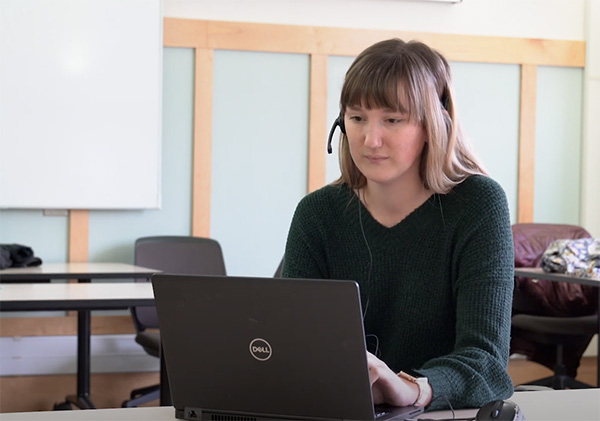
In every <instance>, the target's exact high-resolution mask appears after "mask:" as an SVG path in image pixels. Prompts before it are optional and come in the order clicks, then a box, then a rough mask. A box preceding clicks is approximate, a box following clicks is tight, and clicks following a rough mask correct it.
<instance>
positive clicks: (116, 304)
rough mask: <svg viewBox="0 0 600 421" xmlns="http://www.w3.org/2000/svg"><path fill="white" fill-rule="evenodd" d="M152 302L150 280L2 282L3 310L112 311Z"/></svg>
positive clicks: (0, 299) (0, 292) (0, 300)
mask: <svg viewBox="0 0 600 421" xmlns="http://www.w3.org/2000/svg"><path fill="white" fill-rule="evenodd" d="M153 304H154V292H153V290H152V284H151V283H150V282H111V283H107V282H94V283H50V284H30V283H27V284H21V283H18V284H0V310H1V311H53V310H60V311H66V310H110V309H117V308H124V307H131V306H143V305H153Z"/></svg>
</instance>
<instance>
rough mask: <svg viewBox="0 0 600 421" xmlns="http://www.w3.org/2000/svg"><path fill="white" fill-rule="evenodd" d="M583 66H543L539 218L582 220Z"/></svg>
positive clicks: (538, 154)
mask: <svg viewBox="0 0 600 421" xmlns="http://www.w3.org/2000/svg"><path fill="white" fill-rule="evenodd" d="M582 91H583V70H582V69H574V68H561V67H544V66H540V67H538V77H537V120H536V121H537V124H536V133H535V201H534V221H535V222H545V223H564V224H575V225H578V224H579V202H580V193H581V192H580V187H581V115H582V110H581V104H582V101H583V99H582Z"/></svg>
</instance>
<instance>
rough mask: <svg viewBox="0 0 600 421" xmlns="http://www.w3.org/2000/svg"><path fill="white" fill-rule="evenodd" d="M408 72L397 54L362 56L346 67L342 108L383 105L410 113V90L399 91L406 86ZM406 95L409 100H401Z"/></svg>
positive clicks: (341, 99) (380, 106)
mask: <svg viewBox="0 0 600 421" xmlns="http://www.w3.org/2000/svg"><path fill="white" fill-rule="evenodd" d="M406 79H407V75H406V72H405V71H403V68H402V63H401V62H400V61H399V60H398V57H397V56H393V55H391V54H390V55H383V56H381V57H378V58H376V59H374V57H363V60H361V61H360V62H358V63H355V65H354V66H352V68H351V69H350V70H349V71H348V74H347V75H346V83H345V84H344V87H343V89H342V93H341V97H340V107H341V109H342V111H343V112H345V111H346V109H347V108H348V107H365V108H367V109H374V108H384V109H389V110H392V111H398V112H402V113H408V114H409V115H410V113H411V108H413V107H412V106H411V102H412V101H411V97H412V95H411V94H410V93H409V92H405V93H404V95H401V93H400V90H401V89H404V88H405V87H407V86H408V85H407V81H406ZM402 98H405V99H406V101H407V102H408V104H404V103H403V102H402Z"/></svg>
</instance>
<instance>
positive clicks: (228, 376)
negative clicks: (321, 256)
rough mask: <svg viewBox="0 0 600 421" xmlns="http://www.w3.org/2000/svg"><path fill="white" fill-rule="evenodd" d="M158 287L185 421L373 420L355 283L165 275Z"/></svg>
mask: <svg viewBox="0 0 600 421" xmlns="http://www.w3.org/2000/svg"><path fill="white" fill-rule="evenodd" d="M152 283H153V286H154V293H155V297H156V307H157V312H158V318H159V325H160V331H161V340H162V343H163V352H164V356H165V361H166V366H167V373H168V378H169V384H170V387H171V395H172V401H173V404H174V406H175V408H176V415H177V417H178V418H185V419H194V418H196V417H197V419H204V418H202V417H200V414H205V413H212V414H241V415H248V416H261V417H264V419H273V418H276V419H285V418H305V419H355V420H356V419H365V420H369V419H373V417H374V411H373V404H372V398H371V389H370V383H369V377H368V368H367V361H366V352H365V349H366V348H365V339H364V331H363V321H362V313H361V305H360V298H359V297H360V295H359V291H358V284H356V283H355V282H352V281H332V280H326V281H324V280H306V279H277V278H250V277H223V276H187V275H186V276H184V275H169V274H157V275H154V277H153V278H152ZM203 416H204V415H203ZM206 419H229V418H206ZM231 419H234V418H231ZM242 419H245V418H242ZM248 419H249V420H250V419H259V418H248ZM260 419H263V418H260Z"/></svg>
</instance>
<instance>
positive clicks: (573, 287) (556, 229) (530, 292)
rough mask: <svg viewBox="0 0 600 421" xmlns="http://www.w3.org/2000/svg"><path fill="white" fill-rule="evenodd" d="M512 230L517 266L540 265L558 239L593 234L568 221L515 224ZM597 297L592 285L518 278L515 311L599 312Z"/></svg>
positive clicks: (579, 313)
mask: <svg viewBox="0 0 600 421" xmlns="http://www.w3.org/2000/svg"><path fill="white" fill-rule="evenodd" d="M512 232H513V242H514V247H515V267H540V266H541V261H542V256H543V254H544V251H546V249H547V248H548V246H549V245H550V244H551V243H552V242H554V241H556V240H575V239H579V238H590V237H591V235H590V233H589V232H587V231H586V230H585V229H584V228H582V227H579V226H577V225H568V224H540V223H522V224H514V225H513V226H512ZM597 300H598V293H597V291H596V290H595V288H594V287H591V286H586V285H579V284H576V283H566V282H553V281H548V280H544V279H540V280H537V279H536V280H532V279H529V278H521V277H515V289H514V294H513V313H514V314H518V313H525V314H535V315H542V316H561V317H565V316H583V315H587V314H591V313H593V312H595V311H596V309H597V307H598V304H597Z"/></svg>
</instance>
